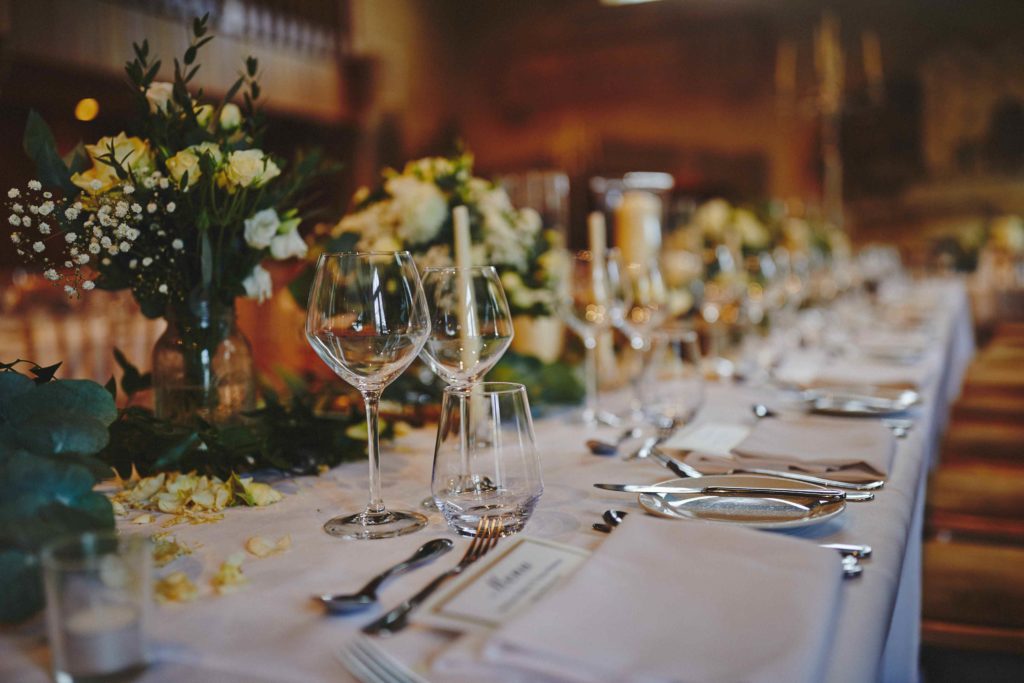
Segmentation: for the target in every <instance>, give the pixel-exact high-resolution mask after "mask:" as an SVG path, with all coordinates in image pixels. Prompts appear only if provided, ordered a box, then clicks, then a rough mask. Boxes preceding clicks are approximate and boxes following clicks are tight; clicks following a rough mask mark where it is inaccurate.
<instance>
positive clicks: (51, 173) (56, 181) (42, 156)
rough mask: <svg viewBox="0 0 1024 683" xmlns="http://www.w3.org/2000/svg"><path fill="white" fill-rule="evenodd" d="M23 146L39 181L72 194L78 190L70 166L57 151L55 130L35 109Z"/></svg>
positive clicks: (26, 126) (29, 120) (31, 114)
mask: <svg viewBox="0 0 1024 683" xmlns="http://www.w3.org/2000/svg"><path fill="white" fill-rule="evenodd" d="M22 146H23V147H24V149H25V154H27V155H28V156H29V158H30V159H32V162H33V163H34V164H35V165H36V173H37V174H38V180H39V182H41V183H42V184H43V185H46V186H49V187H55V188H59V189H61V190H63V191H64V192H66V193H68V194H71V195H73V194H76V193H77V192H78V188H77V187H76V186H75V184H74V183H72V182H71V173H70V172H69V171H68V167H67V166H66V165H64V160H63V159H61V158H60V154H58V153H57V141H56V140H55V139H54V137H53V132H52V131H51V130H50V127H49V126H48V125H46V121H44V120H43V117H42V116H40V115H39V113H38V112H37V111H36V110H35V109H32V110H30V111H29V113H28V120H27V121H26V122H25V137H24V138H23V140H22Z"/></svg>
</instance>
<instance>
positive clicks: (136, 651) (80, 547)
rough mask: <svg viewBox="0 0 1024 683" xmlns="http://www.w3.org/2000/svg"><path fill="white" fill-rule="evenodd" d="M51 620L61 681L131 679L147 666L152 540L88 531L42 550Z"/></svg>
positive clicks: (55, 665) (56, 673) (56, 675)
mask: <svg viewBox="0 0 1024 683" xmlns="http://www.w3.org/2000/svg"><path fill="white" fill-rule="evenodd" d="M41 560H42V567H43V583H44V586H45V589H46V621H47V628H48V631H49V637H50V649H51V651H52V653H53V674H54V679H55V680H56V681H57V682H58V683H73V682H74V681H99V680H103V681H113V680H132V679H133V678H134V677H135V676H136V675H137V674H139V673H140V672H141V671H142V670H143V669H144V668H145V667H146V622H147V620H148V614H149V609H150V604H151V602H152V585H153V584H152V579H151V576H150V575H151V573H152V545H151V544H150V542H149V539H148V538H145V537H143V536H137V535H136V536H119V535H117V534H116V533H114V532H112V531H104V532H96V533H93V532H89V533H85V534H82V535H79V536H66V537H63V538H59V539H57V540H54V541H51V542H50V543H49V544H47V545H46V546H44V548H43V551H42V553H41Z"/></svg>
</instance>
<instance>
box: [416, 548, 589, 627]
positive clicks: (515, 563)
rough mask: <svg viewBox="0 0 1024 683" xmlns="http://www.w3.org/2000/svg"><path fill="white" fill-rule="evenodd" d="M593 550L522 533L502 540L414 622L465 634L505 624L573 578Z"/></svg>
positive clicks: (437, 595) (441, 591)
mask: <svg viewBox="0 0 1024 683" xmlns="http://www.w3.org/2000/svg"><path fill="white" fill-rule="evenodd" d="M589 555H590V552H589V551H587V550H585V549H583V548H577V547H575V546H571V545H565V544H563V543H555V542H554V541H548V540H545V539H541V538H531V537H529V536H522V537H519V538H516V539H514V540H513V541H511V542H509V543H508V545H506V546H505V547H504V548H503V547H502V545H501V544H499V545H498V547H497V548H496V549H495V550H492V551H491V553H489V554H488V555H484V557H483V558H482V559H480V560H478V561H477V562H476V564H474V565H471V566H470V568H469V569H468V570H466V572H464V573H463V574H462V575H461V576H459V577H457V578H456V579H454V580H452V581H451V582H450V583H448V584H446V585H443V586H442V587H441V588H440V589H439V590H438V591H437V592H436V593H434V595H433V596H431V598H430V599H429V600H428V601H427V602H426V603H424V604H423V605H422V606H421V607H420V609H418V610H416V612H414V613H413V617H412V620H413V621H414V622H415V623H418V624H424V625H426V626H434V627H437V628H443V629H447V630H452V631H461V632H464V633H469V632H479V631H486V630H490V629H493V628H495V627H497V626H500V625H501V624H502V623H504V622H505V621H506V620H507V619H509V618H510V617H512V616H514V615H516V614H518V613H519V612H521V611H522V610H523V609H525V608H526V607H529V606H530V605H532V604H534V603H536V602H537V601H538V600H540V599H541V598H543V597H544V596H545V595H546V594H547V593H548V592H549V591H551V589H553V588H554V587H556V586H557V585H558V584H560V583H561V582H562V581H563V580H565V579H566V578H567V577H569V576H570V575H571V574H572V573H573V572H575V571H576V569H577V568H579V566H580V565H581V564H582V563H583V561H584V560H585V559H587V557H589Z"/></svg>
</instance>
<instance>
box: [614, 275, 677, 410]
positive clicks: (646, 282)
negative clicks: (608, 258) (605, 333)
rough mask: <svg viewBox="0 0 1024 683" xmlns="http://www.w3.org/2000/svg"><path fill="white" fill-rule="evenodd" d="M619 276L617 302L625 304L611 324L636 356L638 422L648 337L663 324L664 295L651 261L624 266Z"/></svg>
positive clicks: (649, 345)
mask: <svg viewBox="0 0 1024 683" xmlns="http://www.w3.org/2000/svg"><path fill="white" fill-rule="evenodd" d="M621 274H622V275H621V278H620V286H621V287H622V289H623V294H622V297H621V298H622V300H623V302H627V301H628V302H629V304H628V305H624V306H623V308H622V315H621V317H619V318H618V319H617V320H615V326H616V327H618V328H619V329H620V330H622V332H623V333H624V334H625V335H626V337H627V338H628V339H629V345H630V347H631V348H632V349H633V350H634V351H635V352H636V355H637V356H638V360H639V367H638V368H636V370H635V371H634V372H633V376H632V379H631V384H632V388H633V414H634V417H640V418H642V416H643V410H642V409H643V402H644V400H643V399H644V397H643V384H644V382H643V378H644V373H645V371H646V369H647V366H648V364H649V362H650V360H651V353H650V351H651V334H652V333H653V332H654V330H655V328H657V327H658V326H659V325H661V323H662V322H664V320H665V317H666V314H667V292H666V289H665V283H664V281H663V280H662V277H661V271H660V269H659V268H658V262H657V260H655V259H648V260H647V261H644V262H642V263H627V264H625V265H624V266H623V267H622V269H621Z"/></svg>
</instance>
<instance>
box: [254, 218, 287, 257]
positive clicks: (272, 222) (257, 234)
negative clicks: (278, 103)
mask: <svg viewBox="0 0 1024 683" xmlns="http://www.w3.org/2000/svg"><path fill="white" fill-rule="evenodd" d="M280 227H281V219H280V218H279V217H278V215H277V211H274V210H273V209H263V210H262V211H257V212H256V213H255V214H253V216H252V218H246V219H245V243H246V244H248V245H249V246H250V247H252V248H254V249H266V248H267V247H269V246H270V243H271V242H272V241H273V239H274V236H275V235H276V234H277V230H278V228H280ZM275 258H277V257H275Z"/></svg>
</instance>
